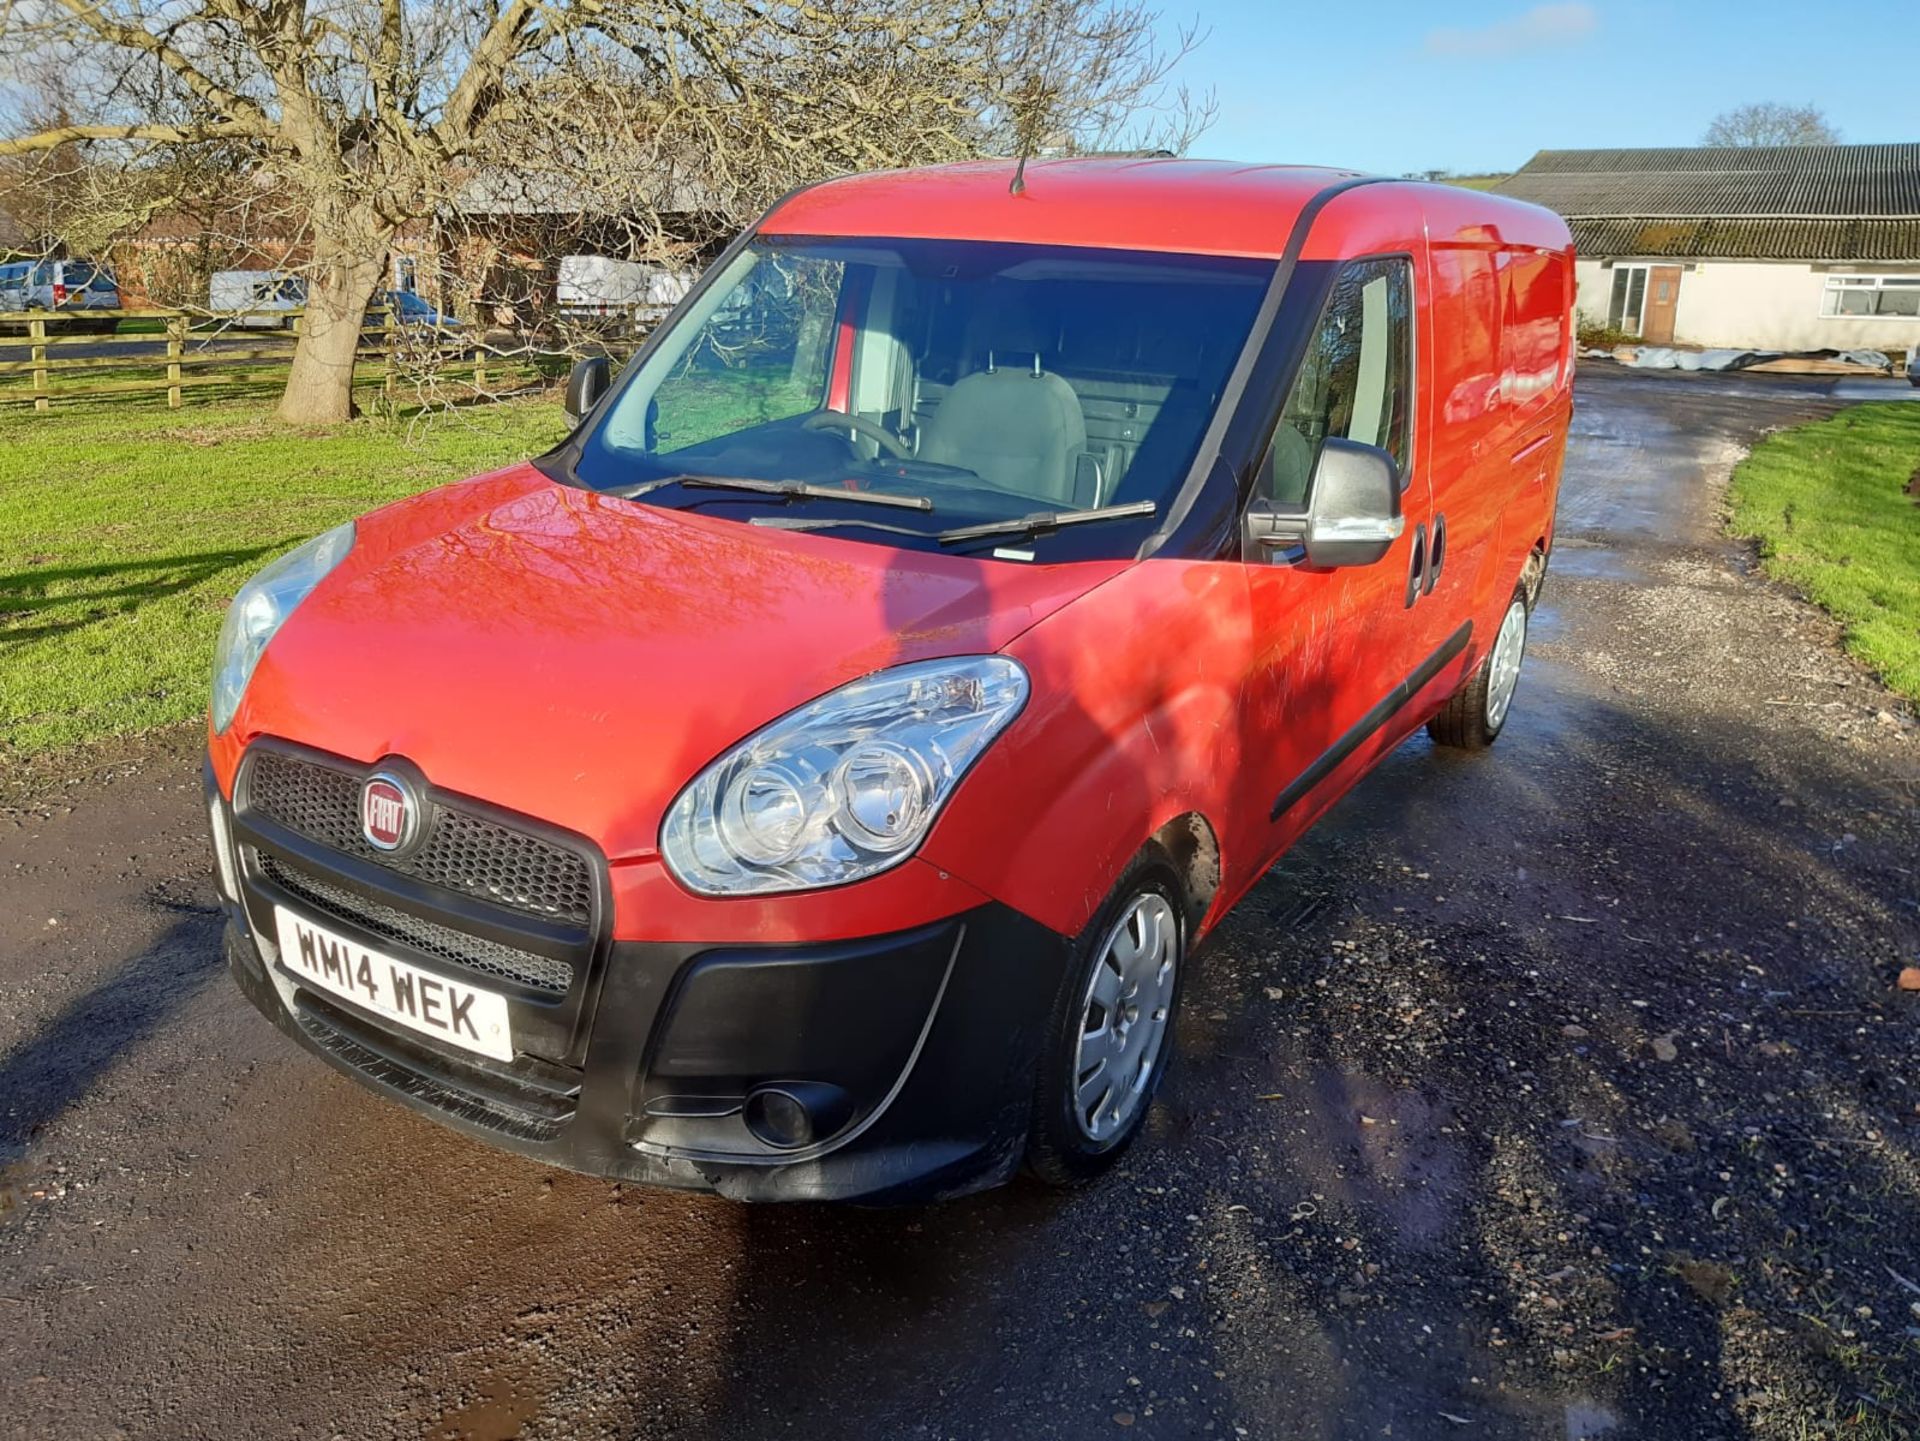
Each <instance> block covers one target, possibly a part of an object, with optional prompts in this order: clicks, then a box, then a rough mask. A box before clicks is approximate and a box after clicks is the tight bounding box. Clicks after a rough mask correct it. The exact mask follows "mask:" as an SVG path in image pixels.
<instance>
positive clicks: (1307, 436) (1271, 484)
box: [1259, 258, 1413, 509]
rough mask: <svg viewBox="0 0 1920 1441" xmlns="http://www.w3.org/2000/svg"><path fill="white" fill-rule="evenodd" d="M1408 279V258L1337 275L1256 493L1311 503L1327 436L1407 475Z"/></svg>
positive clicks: (1363, 264) (1294, 504) (1357, 264)
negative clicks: (1353, 443)
mask: <svg viewBox="0 0 1920 1441" xmlns="http://www.w3.org/2000/svg"><path fill="white" fill-rule="evenodd" d="M1412 299H1413V277H1412V267H1411V265H1410V264H1409V262H1408V261H1407V260H1405V259H1404V258H1394V259H1383V260H1357V261H1354V262H1353V263H1352V264H1349V265H1347V266H1345V267H1344V268H1342V270H1341V271H1340V274H1339V276H1338V277H1337V278H1336V279H1335V281H1334V284H1333V292H1332V294H1330V295H1329V296H1328V297H1327V304H1326V308H1325V309H1324V310H1323V311H1321V313H1320V323H1319V325H1318V327H1317V328H1316V329H1315V332H1314V339H1313V343H1312V345H1311V346H1310V347H1309V348H1308V351H1307V355H1306V358H1305V359H1304V360H1303V361H1302V362H1301V365H1300V373H1299V374H1298V375H1297V376H1296V377H1295V378H1294V382H1293V389H1292V391H1291V392H1290V393H1289V394H1288V396H1287V403H1286V406H1285V408H1284V409H1283V410H1282V412H1281V415H1280V424H1279V426H1278V427H1277V428H1276V429H1275V431H1274V436H1273V444H1272V446H1271V447H1270V448H1269V449H1268V451H1267V458H1266V461H1265V463H1264V464H1263V465H1262V467H1261V478H1260V486H1259V489H1260V493H1261V494H1262V495H1263V496H1264V497H1265V498H1267V499H1269V500H1271V501H1273V502H1274V504H1276V505H1277V506H1280V507H1282V508H1286V509H1296V508H1298V507H1301V506H1304V505H1305V504H1306V502H1307V486H1308V484H1309V482H1310V481H1311V479H1312V477H1313V467H1314V463H1315V462H1316V461H1317V460H1318V459H1319V458H1320V446H1321V443H1322V442H1323V441H1325V440H1326V438H1327V437H1328V436H1329V435H1338V436H1343V437H1345V438H1346V439H1348V440H1357V441H1360V442H1361V443H1362V444H1365V445H1375V446H1378V447H1380V449H1382V450H1384V451H1386V452H1388V453H1389V454H1390V455H1392V456H1393V458H1394V459H1395V460H1396V461H1397V462H1399V465H1400V475H1401V478H1402V483H1403V484H1404V483H1405V480H1406V477H1407V475H1408V468H1407V462H1408V447H1407V438H1408V419H1409V415H1410V413H1411V406H1412V386H1411V378H1412V372H1413V310H1412Z"/></svg>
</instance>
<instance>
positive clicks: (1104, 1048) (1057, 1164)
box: [1027, 850, 1187, 1186]
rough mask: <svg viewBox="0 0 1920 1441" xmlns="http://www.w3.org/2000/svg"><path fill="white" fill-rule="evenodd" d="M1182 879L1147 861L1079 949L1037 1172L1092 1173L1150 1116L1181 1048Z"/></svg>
mask: <svg viewBox="0 0 1920 1441" xmlns="http://www.w3.org/2000/svg"><path fill="white" fill-rule="evenodd" d="M1180 895H1181V892H1180V885H1179V881H1178V880H1177V879H1176V877H1175V875H1174V871H1173V867H1172V865H1171V863H1170V862H1169V861H1168V860H1167V858H1166V856H1165V855H1164V854H1163V853H1161V852H1159V851H1158V850H1148V851H1147V852H1144V853H1143V854H1142V855H1141V856H1140V857H1139V858H1137V859H1136V860H1135V861H1134V862H1133V864H1132V865H1131V866H1129V867H1128V868H1127V872H1126V874H1125V875H1124V876H1122V877H1121V880H1120V884H1119V885H1117V886H1115V887H1114V890H1113V894H1112V895H1111V896H1109V897H1108V899H1107V903H1106V904H1105V905H1104V906H1102V907H1101V908H1100V912H1099V914H1098V915H1096V916H1095V917H1094V918H1093V920H1092V922H1091V923H1090V924H1089V925H1088V926H1087V928H1086V930H1084V931H1082V932H1081V934H1080V938H1079V940H1078V941H1077V942H1076V943H1075V945H1074V964H1072V965H1071V966H1069V967H1068V968H1067V974H1066V976H1065V977H1064V978H1063V980H1062V982H1061V986H1060V992H1059V995H1058V997H1057V998H1056V999H1055V1002H1054V1007H1053V1014H1052V1020H1051V1022H1050V1025H1049V1030H1048V1039H1047V1046H1046V1050H1045V1052H1044V1053H1043V1054H1042V1056H1041V1059H1040V1068H1039V1075H1038V1077H1037V1079H1036V1093H1035V1096H1034V1108H1033V1131H1032V1134H1031V1135H1030V1137H1029V1138H1028V1142H1027V1169H1028V1170H1029V1171H1031V1172H1032V1173H1033V1174H1034V1175H1035V1176H1037V1177H1038V1178H1039V1179H1040V1180H1042V1181H1045V1182H1047V1183H1048V1184H1049V1185H1054V1186H1072V1185H1077V1184H1079V1183H1080V1182H1082V1181H1087V1180H1090V1179H1092V1178H1093V1177H1094V1176H1097V1175H1099V1174H1100V1173H1101V1172H1102V1171H1104V1170H1106V1169H1107V1168H1108V1167H1109V1166H1111V1165H1112V1164H1113V1163H1114V1162H1115V1161H1117V1160H1118V1159H1119V1158H1120V1155H1121V1153H1122V1152H1124V1151H1125V1150H1126V1148H1127V1147H1128V1146H1129V1145H1130V1144H1131V1143H1132V1141H1133V1139H1134V1137H1135V1136H1137V1135H1138V1134H1139V1132H1140V1127H1141V1125H1142V1124H1143V1123H1144V1122H1145V1120H1146V1117H1147V1111H1148V1109H1149V1108H1150V1107H1151V1106H1152V1104H1153V1097H1154V1093H1155V1092H1156V1091H1157V1090H1158V1089H1159V1088H1160V1078H1161V1076H1162V1075H1163V1074H1164V1073H1165V1071H1166V1067H1167V1062H1168V1060H1169V1059H1170V1058H1171V1055H1172V1051H1173V1022H1174V1012H1175V1008H1176V1007H1177V1006H1178V1004H1179V1000H1180V981H1181V971H1182V969H1183V963H1184V962H1185V960H1186V946H1187V928H1186V919H1185V913H1184V910H1183V908H1182V904H1181V900H1180Z"/></svg>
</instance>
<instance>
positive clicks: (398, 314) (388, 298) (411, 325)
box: [373, 290, 460, 331]
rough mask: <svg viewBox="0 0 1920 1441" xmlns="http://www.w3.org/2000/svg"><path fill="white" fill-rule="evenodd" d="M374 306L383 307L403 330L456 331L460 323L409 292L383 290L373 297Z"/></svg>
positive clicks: (412, 292)
mask: <svg viewBox="0 0 1920 1441" xmlns="http://www.w3.org/2000/svg"><path fill="white" fill-rule="evenodd" d="M373 303H374V304H375V305H376V306H382V307H384V308H385V309H386V310H387V312H388V314H390V315H391V316H392V317H393V323H394V324H395V325H397V326H399V327H401V328H402V329H404V330H409V331H425V330H437V331H447V330H458V329H459V328H460V322H459V321H458V320H456V319H454V318H453V317H452V316H451V315H443V314H441V313H440V312H439V311H438V310H436V309H434V308H433V306H432V305H430V304H428V303H427V301H426V300H424V299H423V298H422V297H421V296H420V295H418V294H417V293H415V292H414V291H411V290H385V291H382V292H381V293H380V294H378V295H376V296H375V297H374V301H373Z"/></svg>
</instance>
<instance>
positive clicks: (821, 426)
mask: <svg viewBox="0 0 1920 1441" xmlns="http://www.w3.org/2000/svg"><path fill="white" fill-rule="evenodd" d="M800 428H801V429H802V430H844V431H848V432H849V433H851V434H852V435H864V436H865V437H866V438H867V439H868V440H870V441H872V442H873V443H874V444H875V445H877V446H879V447H880V448H881V449H882V450H884V451H885V452H886V453H887V454H888V455H890V456H892V457H893V458H894V459H895V460H912V459H913V452H912V451H910V450H908V449H907V447H906V445H905V444H904V443H903V442H902V441H901V439H900V437H899V436H897V435H895V434H894V433H893V432H892V431H890V430H888V429H887V428H886V427H885V426H884V425H881V424H880V423H879V422H878V421H873V420H868V419H867V418H866V417H865V416H863V415H848V414H847V413H846V412H845V411H842V410H822V411H817V412H816V413H814V414H813V415H809V416H808V417H807V418H806V419H805V420H803V421H801V422H800Z"/></svg>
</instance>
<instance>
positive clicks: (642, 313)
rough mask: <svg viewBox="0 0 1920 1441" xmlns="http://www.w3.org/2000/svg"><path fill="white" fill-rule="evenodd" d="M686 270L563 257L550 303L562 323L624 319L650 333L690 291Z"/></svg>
mask: <svg viewBox="0 0 1920 1441" xmlns="http://www.w3.org/2000/svg"><path fill="white" fill-rule="evenodd" d="M693 281H694V277H693V274H692V273H691V272H689V271H684V270H669V269H667V268H666V267H665V266H662V265H649V264H646V263H644V262H642V261H637V260H614V259H612V258H611V257H609V256H605V255H563V256H561V257H560V272H559V283H558V285H557V286H555V290H554V300H555V303H556V305H557V308H558V310H559V313H560V316H561V318H562V319H563V320H571V321H575V322H596V321H598V322H605V321H609V320H614V321H618V320H628V321H630V322H631V324H632V325H633V326H634V327H635V328H636V329H649V328H651V327H652V326H654V325H657V324H658V323H659V322H660V321H662V320H664V319H665V318H666V314H667V312H668V311H669V310H672V309H673V307H674V306H676V305H678V304H679V303H680V301H681V300H682V298H684V297H685V295H686V293H687V292H688V291H689V290H691V289H692V288H693Z"/></svg>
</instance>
